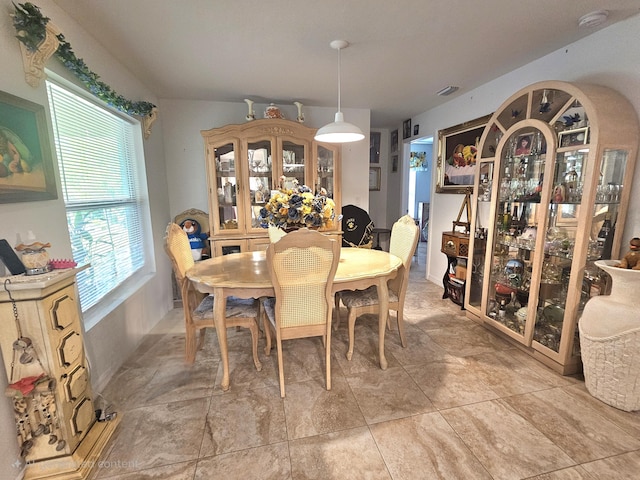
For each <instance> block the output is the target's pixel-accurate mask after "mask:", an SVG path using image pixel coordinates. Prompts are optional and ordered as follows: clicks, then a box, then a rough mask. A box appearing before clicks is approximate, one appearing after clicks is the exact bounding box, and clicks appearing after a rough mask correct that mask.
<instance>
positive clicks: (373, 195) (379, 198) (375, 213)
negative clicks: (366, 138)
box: [345, 129, 391, 228]
mask: <svg viewBox="0 0 640 480" xmlns="http://www.w3.org/2000/svg"><path fill="white" fill-rule="evenodd" d="M374 131H376V132H380V163H375V164H373V163H372V164H371V166H372V167H380V190H379V191H376V190H371V191H370V192H369V209H368V210H367V211H368V212H369V216H370V217H371V220H372V221H373V224H374V225H375V226H376V227H378V228H391V227H390V225H391V223H389V221H388V218H387V196H388V192H389V191H390V189H389V184H388V182H389V174H390V171H391V168H390V167H389V148H390V147H389V130H385V129H381V130H374ZM345 205H346V203H345Z"/></svg>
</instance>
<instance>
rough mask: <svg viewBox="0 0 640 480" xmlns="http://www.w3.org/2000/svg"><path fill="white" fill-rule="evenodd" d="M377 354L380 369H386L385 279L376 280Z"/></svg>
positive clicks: (387, 299) (387, 301)
mask: <svg viewBox="0 0 640 480" xmlns="http://www.w3.org/2000/svg"><path fill="white" fill-rule="evenodd" d="M376 287H377V289H378V305H379V308H380V311H379V313H378V354H379V356H380V368H381V369H382V370H386V369H387V359H386V357H385V356H384V334H385V331H386V329H387V319H388V317H389V289H388V287H387V279H386V278H385V277H380V278H378V284H377V285H376Z"/></svg>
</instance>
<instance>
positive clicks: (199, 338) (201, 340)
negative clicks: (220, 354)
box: [196, 328, 207, 351]
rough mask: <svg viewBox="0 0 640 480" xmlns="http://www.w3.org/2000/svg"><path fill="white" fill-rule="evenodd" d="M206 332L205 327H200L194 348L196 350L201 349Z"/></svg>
mask: <svg viewBox="0 0 640 480" xmlns="http://www.w3.org/2000/svg"><path fill="white" fill-rule="evenodd" d="M206 332H207V329H206V328H201V329H200V334H199V335H198V346H197V348H196V350H198V351H199V350H202V348H203V347H204V335H205V333H206Z"/></svg>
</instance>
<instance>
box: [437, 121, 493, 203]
mask: <svg viewBox="0 0 640 480" xmlns="http://www.w3.org/2000/svg"><path fill="white" fill-rule="evenodd" d="M491 115H492V114H488V115H484V116H482V117H479V118H476V119H474V120H469V121H468V122H464V123H461V124H459V125H454V126H453V127H449V128H445V129H443V130H439V131H438V163H437V180H436V193H466V192H468V191H470V190H471V189H473V183H474V180H475V174H476V157H475V156H476V154H477V150H478V144H479V143H480V137H481V136H482V132H483V131H484V128H485V127H486V126H487V123H488V122H489V119H490V118H491ZM465 154H466V155H467V158H465Z"/></svg>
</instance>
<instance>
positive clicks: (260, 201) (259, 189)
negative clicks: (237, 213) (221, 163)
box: [247, 140, 274, 228]
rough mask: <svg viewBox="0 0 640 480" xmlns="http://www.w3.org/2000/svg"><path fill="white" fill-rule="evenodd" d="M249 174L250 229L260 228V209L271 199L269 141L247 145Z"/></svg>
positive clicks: (271, 178) (271, 175) (271, 174)
mask: <svg viewBox="0 0 640 480" xmlns="http://www.w3.org/2000/svg"><path fill="white" fill-rule="evenodd" d="M247 165H248V169H247V171H248V172H249V204H250V205H251V209H250V210H251V220H250V222H251V223H250V225H251V228H261V227H260V209H261V208H262V207H264V204H265V203H266V202H268V201H269V198H271V188H272V185H273V184H274V183H273V169H272V163H271V141H269V140H261V141H257V142H249V143H248V144H247Z"/></svg>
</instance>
